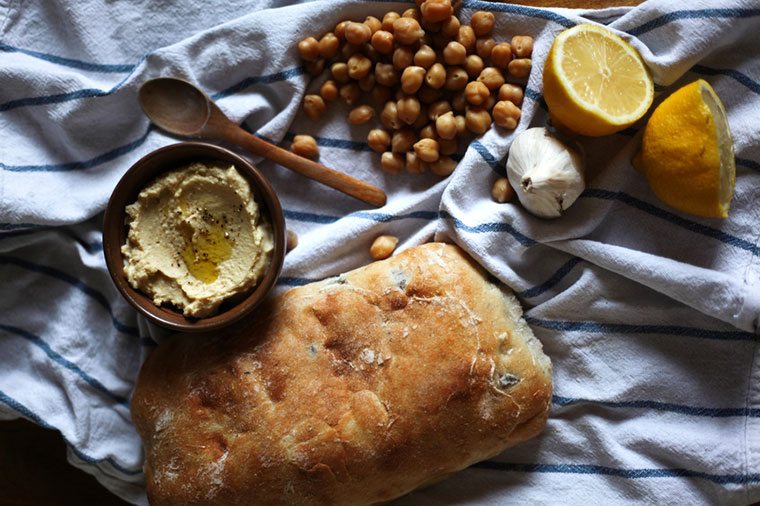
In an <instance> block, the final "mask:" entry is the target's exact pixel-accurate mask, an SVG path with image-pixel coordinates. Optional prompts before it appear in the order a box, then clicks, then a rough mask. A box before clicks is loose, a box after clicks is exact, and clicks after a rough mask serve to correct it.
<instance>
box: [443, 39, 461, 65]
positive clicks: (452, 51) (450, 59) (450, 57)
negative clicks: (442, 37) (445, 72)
mask: <svg viewBox="0 0 760 506" xmlns="http://www.w3.org/2000/svg"><path fill="white" fill-rule="evenodd" d="M466 59H467V50H466V49H465V48H464V46H463V45H462V44H460V43H459V42H457V41H455V40H452V41H451V42H449V43H448V44H446V47H445V48H443V61H445V62H446V64H447V65H461V64H463V63H464V61H465V60H466Z"/></svg>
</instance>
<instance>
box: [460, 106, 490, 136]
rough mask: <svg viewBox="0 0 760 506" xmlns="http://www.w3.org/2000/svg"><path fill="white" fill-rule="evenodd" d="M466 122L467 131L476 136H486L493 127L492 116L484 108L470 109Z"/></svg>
mask: <svg viewBox="0 0 760 506" xmlns="http://www.w3.org/2000/svg"><path fill="white" fill-rule="evenodd" d="M464 120H465V124H466V125H467V130H469V131H470V132H472V133H474V134H476V135H481V134H484V133H485V132H486V130H488V127H490V126H491V115H490V114H488V111H487V110H486V109H485V108H483V107H468V108H467V112H466V113H465V115H464Z"/></svg>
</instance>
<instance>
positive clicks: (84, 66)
mask: <svg viewBox="0 0 760 506" xmlns="http://www.w3.org/2000/svg"><path fill="white" fill-rule="evenodd" d="M0 51H4V52H6V53H21V54H25V55H27V56H31V57H33V58H38V59H40V60H45V61H48V62H50V63H56V64H58V65H63V66H65V67H71V68H75V69H80V70H86V71H88V72H106V73H122V72H131V71H132V69H134V68H135V67H136V66H137V64H131V63H126V64H125V63H116V64H113V63H90V62H86V61H82V60H75V59H73V58H64V57H62V56H56V55H52V54H48V53H43V52H40V51H34V50H32V49H23V48H20V47H14V46H9V45H8V44H3V43H0Z"/></svg>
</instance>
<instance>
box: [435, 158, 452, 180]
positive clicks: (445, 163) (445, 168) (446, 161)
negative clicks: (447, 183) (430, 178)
mask: <svg viewBox="0 0 760 506" xmlns="http://www.w3.org/2000/svg"><path fill="white" fill-rule="evenodd" d="M456 168H457V162H456V160H454V159H453V158H451V157H449V156H442V157H440V158H439V159H438V160H436V161H434V162H433V163H431V164H430V172H432V173H433V174H435V175H436V176H440V177H447V176H450V175H451V173H452V172H454V169H456Z"/></svg>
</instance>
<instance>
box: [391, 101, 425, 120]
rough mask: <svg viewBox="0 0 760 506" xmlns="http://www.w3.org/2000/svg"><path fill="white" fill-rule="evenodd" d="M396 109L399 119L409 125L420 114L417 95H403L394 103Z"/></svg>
mask: <svg viewBox="0 0 760 506" xmlns="http://www.w3.org/2000/svg"><path fill="white" fill-rule="evenodd" d="M396 109H397V110H398V117H399V119H400V120H401V121H403V122H404V123H406V124H407V125H411V124H413V123H414V122H415V121H417V118H418V117H419V115H420V101H419V100H417V97H411V96H408V97H404V98H402V99H401V100H399V101H398V102H397V103H396Z"/></svg>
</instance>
